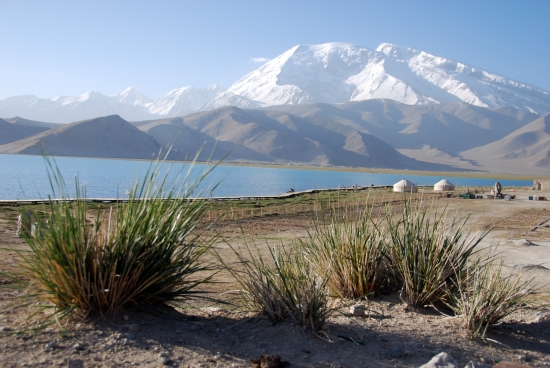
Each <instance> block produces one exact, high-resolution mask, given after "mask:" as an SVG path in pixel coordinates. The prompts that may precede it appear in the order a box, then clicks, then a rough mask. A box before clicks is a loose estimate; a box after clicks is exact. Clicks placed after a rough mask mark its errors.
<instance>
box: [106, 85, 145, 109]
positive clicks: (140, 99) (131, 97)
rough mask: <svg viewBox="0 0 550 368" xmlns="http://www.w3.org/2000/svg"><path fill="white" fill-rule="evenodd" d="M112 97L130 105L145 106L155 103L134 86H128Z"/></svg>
mask: <svg viewBox="0 0 550 368" xmlns="http://www.w3.org/2000/svg"><path fill="white" fill-rule="evenodd" d="M110 97H111V98H112V99H113V100H115V101H117V102H119V103H122V104H125V105H130V106H145V105H147V104H150V103H153V100H152V99H150V98H149V97H147V96H145V95H144V94H142V93H141V92H139V91H138V90H137V89H135V88H132V87H128V88H126V89H125V90H124V91H122V92H119V93H117V94H114V95H111V96H110Z"/></svg>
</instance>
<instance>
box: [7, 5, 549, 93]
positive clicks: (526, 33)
mask: <svg viewBox="0 0 550 368" xmlns="http://www.w3.org/2000/svg"><path fill="white" fill-rule="evenodd" d="M549 15H550V0H516V1H510V0H482V1H480V0H475V1H474V0H472V1H470V0H434V1H431V0H430V1H428V0H415V1H411V0H402V1H395V0H394V1H392V0H378V1H370V0H357V1H346V0H338V1H323V0H302V1H300V0H289V1H287V0H271V1H267V0H266V1H263V0H254V1H253V0H194V1H185V0H174V1H163V0H155V1H153V0H151V1H139V0H132V1H122V0H121V1H116V0H110V1H103V0H89V1H80V0H77V1H75V0H71V1H55V0H37V1H27V0H0V52H1V53H0V99H4V98H6V97H8V96H15V95H22V94H34V95H37V96H39V97H47V98H51V97H55V96H59V95H66V96H70V95H78V94H82V93H84V92H87V91H90V90H95V91H99V92H102V93H104V94H107V95H110V94H114V93H117V92H120V91H121V90H123V89H124V88H126V87H129V86H132V87H135V88H137V89H138V90H140V91H141V92H142V93H144V94H145V95H147V96H149V97H151V98H153V99H156V98H158V97H160V96H161V95H163V94H164V93H166V92H168V91H169V90H171V89H174V88H179V87H183V86H187V85H192V86H195V87H205V86H207V85H209V84H212V83H220V84H222V85H223V86H224V87H229V86H230V85H231V84H232V83H234V82H235V81H236V80H237V79H239V78H240V77H242V76H243V75H245V74H246V73H248V72H250V71H252V70H254V69H256V68H257V67H259V66H260V65H261V64H259V63H258V62H254V61H253V59H254V58H273V57H276V56H277V55H279V54H281V53H282V52H284V51H286V50H287V49H289V48H291V47H292V46H294V45H297V44H301V43H303V44H316V43H325V42H334V41H341V42H350V43H354V44H358V45H362V46H366V47H368V48H371V49H374V48H376V47H377V46H378V45H379V44H380V43H382V42H389V43H395V44H399V45H404V46H409V47H413V48H416V49H419V50H423V51H426V52H429V53H432V54H435V55H439V56H444V57H447V58H450V59H454V60H458V61H462V62H465V63H467V64H470V65H473V66H477V67H480V68H483V69H487V70H490V71H492V72H496V73H499V74H501V75H504V76H506V77H509V78H513V79H516V80H519V81H522V82H526V83H530V84H533V85H535V86H538V87H541V88H544V89H546V90H550V23H549Z"/></svg>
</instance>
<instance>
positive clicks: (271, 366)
mask: <svg viewBox="0 0 550 368" xmlns="http://www.w3.org/2000/svg"><path fill="white" fill-rule="evenodd" d="M250 363H252V366H253V367H254V368H283V367H288V366H289V365H290V363H289V362H285V361H283V360H281V357H280V356H278V355H262V356H261V357H260V358H259V359H250Z"/></svg>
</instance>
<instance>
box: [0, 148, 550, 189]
mask: <svg viewBox="0 0 550 368" xmlns="http://www.w3.org/2000/svg"><path fill="white" fill-rule="evenodd" d="M0 156H33V157H37V156H38V155H27V154H0ZM52 157H54V158H56V159H57V158H85V159H98V160H109V161H112V160H125V161H139V162H153V159H143V158H122V157H90V156H52ZM165 162H166V163H168V164H172V163H177V164H191V163H193V161H192V160H191V161H176V160H165ZM196 163H197V164H218V165H220V166H232V167H235V166H240V167H258V168H269V169H292V170H311V171H333V172H353V173H365V174H368V173H371V174H391V175H403V177H404V178H405V177H406V176H407V175H411V176H437V177H453V178H480V179H497V180H498V179H500V180H531V181H532V180H534V179H538V178H550V176H549V175H536V174H511V173H494V172H484V171H423V170H407V169H379V168H360V167H335V166H311V165H299V164H276V163H273V164H271V163H248V162H232V161H222V162H219V163H216V162H213V161H196ZM392 184H393V183H388V184H387V185H392Z"/></svg>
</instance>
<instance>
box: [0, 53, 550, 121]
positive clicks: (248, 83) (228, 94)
mask: <svg viewBox="0 0 550 368" xmlns="http://www.w3.org/2000/svg"><path fill="white" fill-rule="evenodd" d="M372 99H386V100H393V101H396V102H401V103H403V104H406V105H431V104H442V103H462V104H467V105H473V106H478V107H486V108H490V109H499V108H507V107H510V108H513V109H517V110H521V111H525V112H530V113H534V114H538V115H543V114H546V113H548V112H550V94H549V92H548V91H545V90H543V89H541V88H537V87H535V86H532V85H529V84H526V83H522V82H519V81H516V80H513V79H510V78H507V77H504V76H501V75H498V74H496V73H492V72H490V71H487V70H483V69H480V68H477V67H473V66H470V65H468V64H465V63H462V62H458V61H454V60H450V59H446V58H443V57H439V56H435V55H432V54H429V53H427V52H424V51H420V50H415V49H412V48H409V47H404V46H398V45H393V44H389V43H383V44H381V45H380V46H378V47H377V48H376V50H371V49H368V48H366V47H363V46H358V45H353V44H348V43H338V42H334V43H326V44H320V45H297V46H294V47H292V48H291V49H289V50H287V51H285V52H284V53H282V54H281V55H279V56H277V57H276V58H274V59H272V60H270V61H268V62H266V63H265V64H264V65H262V66H260V67H259V68H258V69H256V70H254V71H252V72H250V73H248V74H247V75H245V76H243V77H242V78H240V79H239V80H238V81H237V82H235V83H234V84H233V85H231V86H230V87H229V88H228V89H227V90H226V89H224V88H222V87H221V86H219V85H215V84H214V85H211V86H209V87H207V88H195V87H191V86H187V87H182V88H179V89H174V90H172V91H169V92H168V93H166V94H165V95H163V96H161V97H160V98H158V99H157V100H153V99H151V98H149V97H147V96H145V95H143V94H142V93H140V92H139V91H137V90H136V89H134V88H127V89H126V90H124V91H122V92H120V93H117V94H114V95H111V96H106V95H104V94H101V93H99V92H96V91H90V92H87V93H84V94H82V95H79V96H73V97H66V96H59V97H55V98H51V99H47V98H39V97H36V96H34V95H25V96H15V97H9V98H6V99H4V100H0V117H4V118H9V117H13V116H21V117H23V118H26V119H32V120H38V121H44V122H52V123H70V122H74V121H79V120H85V119H90V118H95V117H98V116H106V115H112V114H117V115H119V116H121V117H122V118H124V119H126V120H130V121H131V120H148V119H149V120H151V119H159V118H169V117H178V116H183V115H187V114H189V113H192V112H197V111H208V110H214V109H217V108H220V107H224V106H236V107H239V108H244V109H254V108H260V107H267V106H276V105H300V104H311V103H328V104H335V103H348V102H354V101H364V100H372Z"/></svg>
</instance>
